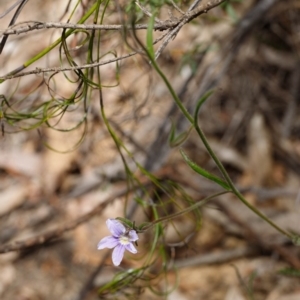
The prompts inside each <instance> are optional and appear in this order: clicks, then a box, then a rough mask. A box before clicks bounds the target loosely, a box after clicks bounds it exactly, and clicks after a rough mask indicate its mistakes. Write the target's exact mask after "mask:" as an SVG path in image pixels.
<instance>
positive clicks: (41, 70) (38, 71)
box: [0, 52, 137, 80]
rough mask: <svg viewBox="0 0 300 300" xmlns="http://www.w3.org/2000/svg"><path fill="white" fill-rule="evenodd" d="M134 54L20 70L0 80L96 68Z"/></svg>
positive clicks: (1, 77) (0, 77)
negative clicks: (89, 61) (83, 62)
mask: <svg viewBox="0 0 300 300" xmlns="http://www.w3.org/2000/svg"><path fill="white" fill-rule="evenodd" d="M135 54H137V52H132V53H129V54H126V55H124V56H121V57H116V58H113V59H110V60H106V61H101V62H96V63H92V64H86V65H82V66H73V67H53V68H36V69H35V70H31V71H28V72H22V73H16V74H11V75H6V76H0V80H7V79H13V78H17V77H23V76H27V75H33V74H41V73H48V72H54V73H58V72H64V71H74V70H79V69H80V70H82V69H89V68H96V67H100V66H103V65H107V64H110V63H113V62H116V61H120V60H122V59H125V58H128V57H131V56H133V55H135Z"/></svg>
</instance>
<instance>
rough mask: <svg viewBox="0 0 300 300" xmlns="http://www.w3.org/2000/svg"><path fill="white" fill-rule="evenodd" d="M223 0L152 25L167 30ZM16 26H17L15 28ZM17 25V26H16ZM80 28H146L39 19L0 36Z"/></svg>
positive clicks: (215, 0) (3, 31)
mask: <svg viewBox="0 0 300 300" xmlns="http://www.w3.org/2000/svg"><path fill="white" fill-rule="evenodd" d="M224 1H225V0H212V1H208V2H207V3H206V4H202V5H199V6H198V7H197V8H195V9H193V10H191V11H188V12H187V13H186V14H184V15H183V16H182V17H180V18H178V19H176V20H166V21H162V22H161V23H158V24H155V25H154V30H160V31H163V30H167V29H170V28H174V27H176V26H178V25H179V24H180V23H181V22H184V24H186V23H188V22H190V21H191V20H193V19H195V18H196V17H198V16H199V15H201V14H203V13H207V12H208V11H209V10H211V9H212V8H214V7H216V6H218V5H220V4H221V3H222V2H224ZM22 24H26V25H24V26H21V27H19V26H20V25H22ZM16 27H17V28H16ZM18 27H19V28H18ZM50 28H57V29H82V30H121V29H124V28H127V29H131V30H133V29H134V30H141V29H147V28H148V25H147V24H136V25H135V26H134V27H132V26H127V25H98V24H74V23H55V22H40V21H27V22H22V23H18V24H15V25H13V26H10V27H8V28H7V29H6V30H0V36H3V35H13V34H21V33H26V32H29V31H33V30H42V29H50Z"/></svg>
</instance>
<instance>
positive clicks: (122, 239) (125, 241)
mask: <svg viewBox="0 0 300 300" xmlns="http://www.w3.org/2000/svg"><path fill="white" fill-rule="evenodd" d="M119 241H120V244H121V245H128V244H130V242H129V238H128V237H127V236H124V235H123V236H120V237H119Z"/></svg>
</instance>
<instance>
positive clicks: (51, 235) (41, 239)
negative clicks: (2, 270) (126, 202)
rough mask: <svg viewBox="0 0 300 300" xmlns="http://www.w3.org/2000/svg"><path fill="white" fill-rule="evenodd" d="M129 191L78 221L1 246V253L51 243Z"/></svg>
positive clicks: (113, 196) (105, 202) (119, 194)
mask: <svg viewBox="0 0 300 300" xmlns="http://www.w3.org/2000/svg"><path fill="white" fill-rule="evenodd" d="M127 191H128V190H127V188H123V189H122V190H120V191H119V192H117V193H115V194H113V195H112V196H110V197H108V198H107V199H106V200H105V201H104V202H102V203H101V204H99V205H97V206H96V207H95V208H94V209H93V210H92V211H91V212H89V213H86V214H85V215H83V216H81V217H79V218H78V219H76V220H72V221H69V222H67V223H66V224H65V225H63V226H59V227H57V228H55V229H51V230H48V231H46V232H44V233H41V234H39V235H37V236H34V237H31V238H28V239H26V240H21V241H16V242H13V243H9V244H6V245H1V246H0V253H7V252H12V251H19V250H23V249H26V248H29V247H33V246H39V245H42V244H45V243H46V242H49V241H51V240H53V239H55V238H58V237H60V236H61V235H62V234H64V233H65V232H67V231H70V230H73V229H75V228H76V227H77V226H79V225H81V224H83V223H85V222H87V221H89V220H90V219H91V218H92V217H94V216H95V215H97V214H99V213H101V212H102V211H103V209H104V208H105V207H106V206H107V205H108V204H109V203H111V202H112V201H113V200H114V199H116V198H118V197H121V196H124V195H125V194H126V193H127Z"/></svg>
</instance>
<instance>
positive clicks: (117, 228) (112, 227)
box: [106, 219, 126, 237]
mask: <svg viewBox="0 0 300 300" xmlns="http://www.w3.org/2000/svg"><path fill="white" fill-rule="evenodd" d="M106 225H107V228H108V229H109V231H110V232H111V234H112V235H113V236H115V237H119V236H121V235H122V234H124V233H125V232H126V229H125V227H124V225H123V224H121V223H120V222H119V221H117V220H115V219H108V220H107V221H106Z"/></svg>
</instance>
